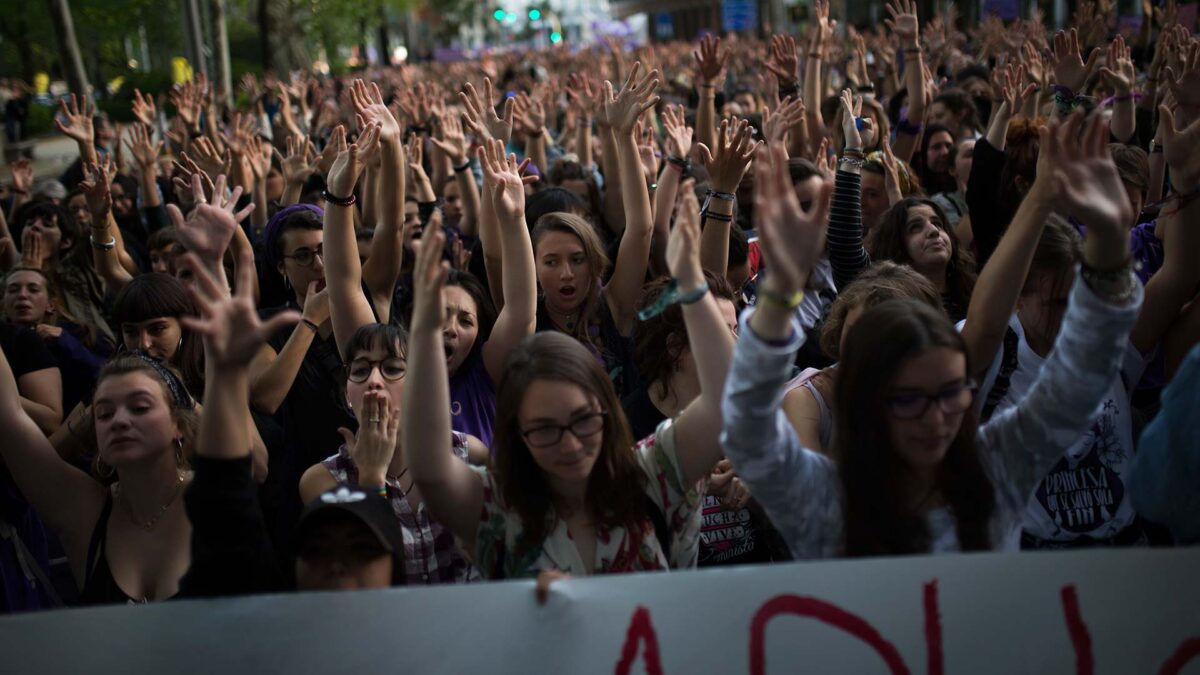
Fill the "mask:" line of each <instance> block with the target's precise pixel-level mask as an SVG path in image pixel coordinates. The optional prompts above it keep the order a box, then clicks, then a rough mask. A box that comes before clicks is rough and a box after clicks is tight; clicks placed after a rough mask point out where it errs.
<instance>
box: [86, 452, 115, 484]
mask: <svg viewBox="0 0 1200 675" xmlns="http://www.w3.org/2000/svg"><path fill="white" fill-rule="evenodd" d="M92 470H93V471H95V472H96V475H97V476H99V477H100V478H101V479H102V480H105V481H107V480H108V479H109V478H112V477H113V474H114V473H116V469H114V468H112V467H111V466H109V465H108V464H105V463H104V460H102V459H100V453H98V452H97V453H96V459H95V460H94V461H93V462H92Z"/></svg>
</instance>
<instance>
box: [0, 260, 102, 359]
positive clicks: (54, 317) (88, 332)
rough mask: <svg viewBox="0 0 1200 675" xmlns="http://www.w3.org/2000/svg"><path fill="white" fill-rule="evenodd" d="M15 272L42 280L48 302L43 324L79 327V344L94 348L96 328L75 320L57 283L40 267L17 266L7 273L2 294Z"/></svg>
mask: <svg viewBox="0 0 1200 675" xmlns="http://www.w3.org/2000/svg"><path fill="white" fill-rule="evenodd" d="M17 272H34V273H36V274H37V275H38V276H40V277H41V278H42V284H43V285H44V286H45V289H46V297H47V298H49V300H50V310H51V311H50V312H49V313H48V316H46V318H45V322H46V323H47V324H49V325H51V326H58V325H60V324H59V322H61V321H67V322H70V323H73V324H75V325H76V326H78V327H79V336H80V338H81V339H80V342H82V343H83V345H84V346H85V347H87V348H88V349H92V348H94V347H95V346H96V327H95V326H93V325H91V324H89V323H88V322H86V321H80V320H79V319H77V318H75V316H74V315H73V314H71V311H70V310H69V309H67V303H66V301H65V300H64V299H63V294H62V289H60V288H59V285H58V282H57V281H55V280H54V278H53V277H52V275H50V274H48V273H47V272H46V270H43V269H41V268H40V267H24V266H17V267H14V268H12V269H11V270H9V271H8V274H6V275H5V276H4V289H3V291H4V292H7V290H8V280H9V278H10V277H11V276H12V275H14V274H16V273H17Z"/></svg>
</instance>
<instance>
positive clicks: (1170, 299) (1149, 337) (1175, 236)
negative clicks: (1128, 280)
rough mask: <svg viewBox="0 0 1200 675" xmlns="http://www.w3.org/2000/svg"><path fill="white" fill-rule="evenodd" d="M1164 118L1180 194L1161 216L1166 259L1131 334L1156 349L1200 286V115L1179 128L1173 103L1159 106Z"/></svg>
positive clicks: (1141, 347)
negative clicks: (1197, 197)
mask: <svg viewBox="0 0 1200 675" xmlns="http://www.w3.org/2000/svg"><path fill="white" fill-rule="evenodd" d="M1159 114H1160V115H1162V117H1163V125H1162V126H1163V147H1164V152H1163V154H1164V155H1165V158H1166V161H1167V165H1168V166H1169V167H1170V169H1171V183H1172V185H1173V186H1174V189H1175V191H1176V195H1174V199H1173V200H1172V202H1170V203H1169V204H1168V205H1167V206H1166V207H1164V208H1163V210H1162V211H1161V212H1160V215H1159V222H1158V228H1159V230H1160V231H1161V232H1162V236H1163V253H1164V260H1163V265H1162V268H1160V269H1159V270H1158V272H1157V273H1155V275H1154V276H1153V277H1151V279H1150V281H1149V282H1148V283H1147V284H1146V297H1145V302H1144V303H1143V305H1142V313H1141V315H1139V316H1138V320H1137V323H1136V324H1134V327H1133V332H1132V334H1130V336H1129V339H1130V341H1131V342H1133V345H1134V346H1135V347H1137V349H1138V351H1140V352H1141V353H1143V354H1148V353H1150V351H1151V350H1153V349H1154V348H1155V347H1157V346H1158V344H1159V343H1160V342H1161V341H1162V339H1163V337H1164V336H1165V335H1166V334H1167V330H1168V329H1169V328H1170V327H1171V325H1172V324H1173V323H1175V321H1176V320H1177V318H1178V317H1179V313H1180V311H1182V310H1183V308H1184V306H1185V305H1186V304H1187V303H1188V301H1193V298H1194V297H1195V295H1196V289H1197V286H1200V266H1198V265H1196V256H1197V254H1200V228H1197V223H1200V201H1197V200H1195V199H1194V198H1192V197H1189V196H1188V195H1191V194H1192V193H1193V192H1195V190H1196V188H1197V187H1200V157H1198V156H1197V154H1196V148H1197V147H1200V118H1197V119H1195V120H1193V121H1192V123H1191V124H1190V125H1189V126H1188V127H1187V128H1186V129H1182V130H1180V129H1176V127H1175V115H1174V114H1173V113H1172V112H1171V110H1170V109H1169V108H1167V107H1166V106H1163V107H1162V108H1160V109H1159Z"/></svg>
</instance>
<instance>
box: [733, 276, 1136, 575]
mask: <svg viewBox="0 0 1200 675" xmlns="http://www.w3.org/2000/svg"><path fill="white" fill-rule="evenodd" d="M1141 301H1142V293H1141V289H1140V286H1139V289H1138V292H1137V295H1136V297H1135V298H1134V299H1133V300H1132V301H1131V302H1130V303H1129V304H1127V305H1124V306H1116V305H1113V304H1110V303H1108V302H1105V301H1104V300H1101V299H1100V298H1098V297H1097V296H1096V295H1095V293H1093V292H1092V291H1091V289H1090V288H1088V287H1087V285H1086V284H1085V283H1084V282H1082V281H1081V280H1078V279H1077V280H1076V282H1075V286H1074V288H1073V289H1072V291H1071V300H1070V305H1069V307H1068V309H1067V313H1066V316H1065V317H1064V319H1063V326H1062V330H1061V331H1060V332H1059V335H1058V339H1057V341H1056V343H1055V346H1054V350H1053V352H1052V353H1051V355H1050V357H1049V358H1048V359H1047V360H1046V363H1045V367H1044V368H1043V369H1042V372H1041V373H1040V375H1039V376H1038V378H1037V381H1036V382H1035V383H1034V384H1033V386H1032V387H1031V388H1030V389H1029V391H1028V393H1027V394H1026V396H1025V397H1024V399H1023V400H1022V401H1020V403H1018V404H1017V405H1016V406H1015V407H1013V408H1010V409H1008V410H1005V411H1003V412H1000V413H997V414H996V415H995V416H994V417H993V418H992V419H991V420H990V421H989V422H988V423H987V424H985V425H984V426H982V427H980V428H979V431H978V435H977V437H976V449H977V451H978V452H979V453H980V454H981V455H982V460H983V463H984V468H985V471H987V473H988V477H989V478H990V479H991V481H992V484H993V485H994V486H995V488H996V509H995V512H994V514H993V520H992V543H993V548H995V549H1002V550H1014V549H1016V548H1017V547H1018V542H1019V539H1018V536H1019V525H1020V520H1021V513H1022V511H1023V509H1024V506H1025V502H1026V499H1027V497H1028V495H1029V493H1030V491H1031V490H1032V489H1033V487H1034V485H1035V484H1036V483H1037V481H1038V479H1040V478H1041V477H1042V476H1043V475H1045V473H1046V471H1047V470H1048V469H1049V468H1050V466H1051V465H1052V464H1053V463H1054V462H1055V461H1056V460H1058V458H1059V457H1061V456H1062V454H1063V452H1064V451H1065V450H1066V447H1065V446H1064V445H1063V440H1062V439H1064V438H1067V439H1070V440H1071V441H1074V440H1075V439H1078V437H1079V434H1081V433H1082V432H1083V431H1084V430H1085V429H1086V428H1087V426H1088V423H1089V420H1090V418H1091V414H1092V412H1093V411H1094V410H1095V409H1096V406H1097V405H1099V403H1100V400H1101V398H1102V397H1103V396H1104V395H1105V393H1106V392H1107V391H1108V389H1109V387H1110V386H1111V385H1112V383H1113V381H1114V380H1115V379H1116V378H1117V377H1118V375H1119V373H1120V368H1121V360H1122V357H1123V354H1124V351H1125V344H1126V341H1127V340H1128V337H1129V331H1130V330H1131V329H1132V327H1133V324H1134V322H1135V321H1136V319H1137V315H1138V309H1139V307H1140V306H1141ZM751 311H753V310H747V312H746V313H743V315H742V330H741V332H740V336H739V338H738V341H737V347H736V349H735V350H734V357H733V367H732V369H731V371H730V373H729V378H728V379H727V381H726V384H725V394H724V397H723V399H722V402H721V408H722V413H723V414H724V418H725V426H724V428H723V429H722V431H721V445H722V447H723V449H724V451H725V456H726V457H728V458H729V459H730V461H731V462H732V463H733V465H734V468H736V469H737V472H738V476H739V477H740V478H741V479H742V480H744V481H746V484H747V485H748V486H749V487H750V491H751V493H753V494H754V496H755V498H756V499H758V501H759V503H760V504H761V505H762V506H763V507H764V508H765V509H766V511H767V515H768V516H770V518H771V522H772V524H774V525H775V527H776V529H778V530H779V532H780V533H781V534H782V535H783V538H784V540H785V541H787V543H788V546H789V547H790V548H791V550H792V554H793V555H794V556H795V557H796V558H797V559H806V558H807V559H812V558H831V557H838V556H841V555H843V553H844V523H843V512H842V509H843V504H842V500H843V493H842V481H841V477H840V476H839V475H838V470H837V466H836V464H834V462H833V461H832V460H830V459H829V458H828V457H825V456H824V455H821V454H819V453H817V452H814V451H812V450H809V449H808V448H805V447H803V446H802V445H801V444H800V440H799V437H797V435H796V433H795V431H793V430H792V427H791V425H790V424H789V423H788V421H787V418H786V417H785V416H784V414H783V411H782V408H781V404H782V401H783V395H784V393H785V392H784V388H785V387H784V385H785V384H786V383H787V380H788V375H789V374H790V372H791V371H790V366H791V363H792V359H793V357H794V355H795V353H796V350H798V349H799V348H800V346H801V345H802V344H803V341H804V333H803V331H801V330H799V327H798V326H795V325H794V326H793V331H792V338H791V340H790V341H789V342H788V343H787V344H786V345H784V346H772V345H769V344H767V343H765V342H763V341H762V340H761V339H759V338H758V337H757V336H756V335H755V334H754V331H753V330H751V329H750V328H749V325H748V318H749V313H750V312H751ZM925 518H926V525H927V527H928V529H929V533H930V541H931V546H930V550H931V552H933V553H942V552H949V551H958V550H960V547H959V542H958V534H957V530H956V524H955V521H954V517H953V515H952V514H951V513H950V511H949V510H948V509H946V508H940V509H934V510H932V511H929V512H928V513H926V515H925Z"/></svg>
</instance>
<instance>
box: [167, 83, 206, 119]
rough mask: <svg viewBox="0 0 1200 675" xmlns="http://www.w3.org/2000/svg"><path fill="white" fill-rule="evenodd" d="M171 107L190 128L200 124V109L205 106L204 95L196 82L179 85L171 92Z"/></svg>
mask: <svg viewBox="0 0 1200 675" xmlns="http://www.w3.org/2000/svg"><path fill="white" fill-rule="evenodd" d="M171 105H173V106H175V111H176V112H177V113H178V114H179V119H181V120H183V122H184V123H185V124H187V125H188V126H189V127H196V126H197V125H199V124H200V109H201V107H202V106H203V105H204V93H203V92H202V91H201V90H200V88H199V87H198V86H197V85H196V83H195V82H186V83H184V84H181V85H178V86H176V87H175V89H173V90H172V91H171Z"/></svg>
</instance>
